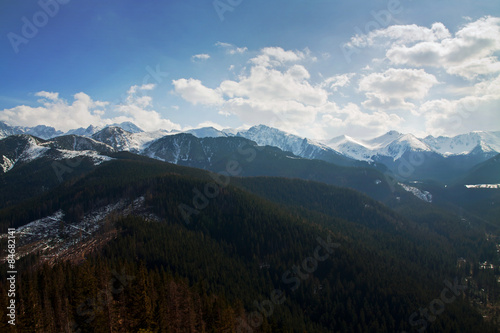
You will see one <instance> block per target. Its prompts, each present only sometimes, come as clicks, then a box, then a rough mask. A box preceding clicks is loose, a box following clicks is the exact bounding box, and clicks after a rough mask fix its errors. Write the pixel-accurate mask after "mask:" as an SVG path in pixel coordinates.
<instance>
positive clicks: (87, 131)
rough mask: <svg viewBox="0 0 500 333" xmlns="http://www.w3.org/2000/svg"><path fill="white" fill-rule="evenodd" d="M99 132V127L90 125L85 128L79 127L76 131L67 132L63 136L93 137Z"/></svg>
mask: <svg viewBox="0 0 500 333" xmlns="http://www.w3.org/2000/svg"><path fill="white" fill-rule="evenodd" d="M100 130H101V128H100V127H96V126H94V125H90V126H89V127H87V128H83V127H80V128H77V129H72V130H69V131H68V132H66V133H65V135H79V136H87V137H90V136H92V135H94V134H95V133H97V132H99V131H100Z"/></svg>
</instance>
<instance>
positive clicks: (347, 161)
mask: <svg viewBox="0 0 500 333" xmlns="http://www.w3.org/2000/svg"><path fill="white" fill-rule="evenodd" d="M14 134H29V135H32V136H34V137H38V138H41V139H51V138H54V137H60V136H67V135H77V136H82V137H88V138H92V139H94V140H96V141H99V142H102V143H105V144H107V145H108V146H110V147H112V148H113V149H114V150H115V151H130V152H134V153H138V154H144V155H146V156H151V157H154V158H158V159H162V160H165V161H169V162H173V163H177V161H178V159H176V157H175V156H177V155H179V154H180V150H179V149H180V147H181V146H180V145H179V142H177V143H175V142H171V143H169V141H172V140H173V141H176V140H177V141H178V139H177V138H176V139H168V138H167V137H168V136H175V135H178V134H190V135H193V136H195V137H197V138H199V139H205V138H226V139H228V138H231V137H243V138H246V139H249V140H252V141H253V142H255V143H257V144H258V145H259V146H272V147H277V148H279V149H281V150H283V151H286V152H291V153H293V154H294V155H295V156H297V157H301V158H306V159H315V160H323V161H326V162H329V163H333V164H336V165H340V166H356V167H367V166H371V167H375V168H377V169H379V170H381V171H386V170H388V171H390V172H391V173H392V174H393V175H394V176H395V177H396V178H397V179H399V180H403V181H409V180H417V181H421V180H439V181H451V180H453V179H456V178H457V177H460V176H461V175H462V174H463V173H464V172H466V171H468V170H470V169H471V168H473V167H474V166H476V165H477V164H479V163H482V162H484V161H486V160H488V159H490V158H492V157H493V156H495V155H496V154H498V153H499V152H500V132H480V131H478V132H471V133H467V134H461V135H457V136H454V137H443V136H439V137H433V136H427V137H425V138H417V137H416V136H414V135H412V134H402V133H399V132H396V131H390V132H388V133H386V134H384V135H382V136H379V137H376V138H374V139H371V140H357V139H354V138H351V137H348V136H345V135H343V136H338V137H335V138H333V139H330V140H326V141H324V142H320V141H316V140H311V139H308V138H302V137H299V136H296V135H293V134H290V133H286V132H283V131H281V130H278V129H275V128H271V127H268V126H264V125H258V126H254V127H251V128H249V129H248V130H244V131H236V130H233V129H225V130H217V129H215V128H213V127H205V128H199V129H192V130H188V131H185V132H179V131H165V130H159V131H154V132H145V131H143V130H142V129H140V128H139V127H138V126H136V125H134V124H133V123H130V122H125V123H121V124H114V125H110V126H106V127H104V128H99V127H95V126H92V125H91V126H89V127H88V128H79V129H75V130H70V131H68V132H67V133H62V132H61V131H57V130H56V129H54V128H52V127H47V126H44V125H39V126H36V127H32V128H29V127H19V126H18V127H12V126H9V125H7V124H6V123H2V122H0V138H1V137H7V136H9V135H14ZM184 138H185V137H184ZM222 141H224V140H221V141H219V142H222ZM184 142H187V141H186V140H184ZM162 144H163V145H165V146H162ZM169 145H170V146H169ZM150 146H151V147H150ZM167 146H169V147H170V148H167ZM166 149H167V150H168V149H169V150H170V152H171V153H170V155H169V156H168V157H167V155H168V154H167V155H166ZM155 150H158V151H155ZM160 151H163V153H162V152H160ZM179 156H180V155H179ZM207 158H208V157H207ZM1 163H2V164H3V165H6V163H8V162H7V161H6V160H5V158H4V161H3V162H1ZM4 169H5V167H4Z"/></svg>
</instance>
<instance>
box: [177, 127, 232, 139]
mask: <svg viewBox="0 0 500 333" xmlns="http://www.w3.org/2000/svg"><path fill="white" fill-rule="evenodd" d="M184 133H189V134H193V135H194V136H196V137H197V138H218V137H227V136H232V135H231V134H228V133H226V132H225V131H219V130H218V129H215V128H213V127H202V128H197V129H192V130H189V131H186V132H184Z"/></svg>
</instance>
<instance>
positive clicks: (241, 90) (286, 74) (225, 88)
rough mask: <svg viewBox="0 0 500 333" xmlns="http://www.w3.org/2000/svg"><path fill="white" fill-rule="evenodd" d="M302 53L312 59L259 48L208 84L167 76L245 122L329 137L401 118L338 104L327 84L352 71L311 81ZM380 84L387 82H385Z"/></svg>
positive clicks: (186, 93) (190, 97)
mask: <svg viewBox="0 0 500 333" xmlns="http://www.w3.org/2000/svg"><path fill="white" fill-rule="evenodd" d="M305 59H311V60H313V61H314V58H313V57H311V56H310V54H309V53H308V52H306V51H305V52H300V51H299V52H297V51H286V50H284V49H281V48H265V49H262V50H261V51H260V53H259V54H258V55H257V56H256V57H254V58H252V59H251V61H250V63H251V64H252V66H251V67H250V69H249V70H247V71H245V72H243V74H241V75H239V76H238V77H237V79H235V80H225V81H222V82H221V83H220V85H219V86H218V87H216V88H215V89H211V88H208V87H206V86H204V85H203V84H202V82H201V81H199V80H196V79H192V78H190V79H179V80H175V81H173V84H174V90H175V92H176V93H178V94H179V95H180V96H181V97H183V98H184V99H185V100H187V101H189V102H191V103H192V104H195V105H196V104H203V105H207V106H212V107H216V108H217V109H218V110H219V113H220V114H222V115H235V116H237V117H238V118H239V119H240V120H241V122H242V123H244V124H246V125H257V124H266V125H269V126H273V127H277V128H280V129H283V130H286V131H288V132H291V133H296V134H299V135H303V136H304V135H309V136H310V137H313V138H329V137H330V136H331V133H332V131H335V130H339V129H342V130H344V131H348V132H350V133H351V134H353V133H358V134H361V133H363V135H365V134H366V133H370V134H380V133H381V131H383V130H388V129H391V128H394V127H391V126H395V125H397V124H399V123H401V122H402V118H400V117H399V116H397V115H394V114H388V113H385V112H383V111H377V112H364V111H362V110H361V109H360V108H359V107H358V106H356V105H355V104H349V105H348V106H346V107H345V108H339V106H338V105H337V104H336V103H335V102H334V101H332V100H330V99H329V98H330V97H331V96H330V95H331V90H333V91H335V90H336V89H337V88H338V87H345V86H348V85H349V83H350V81H351V79H352V77H353V76H354V75H355V74H354V73H347V74H340V75H336V76H332V77H330V78H327V79H325V80H323V81H322V82H320V83H318V84H313V83H312V79H311V75H310V73H309V71H308V70H307V69H306V67H305V66H304V65H301V64H297V62H299V61H303V60H305ZM393 71H394V72H391V71H389V72H387V73H385V75H386V76H388V77H389V78H391V77H394V76H396V75H397V74H399V77H400V79H415V78H416V77H419V78H420V77H425V75H426V73H425V72H423V71H421V70H420V71H419V70H415V74H414V75H410V74H411V73H413V72H409V73H407V72H404V71H403V72H398V70H393ZM391 74H393V75H392V76H391ZM404 74H407V75H406V76H407V77H404ZM408 76H410V77H409V78H408ZM432 78H434V77H432ZM369 79H370V78H367V79H366V82H368V81H369ZM419 83H422V80H420V81H419V82H417V84H419ZM424 83H425V82H424ZM385 85H386V86H387V87H388V88H390V85H389V83H385ZM327 89H329V90H330V93H329V92H328V91H327ZM398 89H401V88H400V87H398ZM409 89H410V88H409ZM419 89H422V88H419ZM400 94H401V92H400ZM417 95H418V92H417V93H416V92H412V93H411V94H410V93H409V92H405V93H404V94H403V97H408V96H412V97H413V96H417ZM367 128H369V130H367Z"/></svg>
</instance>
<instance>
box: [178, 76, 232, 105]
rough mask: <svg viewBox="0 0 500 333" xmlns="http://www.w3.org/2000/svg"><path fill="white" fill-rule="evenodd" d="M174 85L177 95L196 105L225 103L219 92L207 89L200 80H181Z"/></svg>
mask: <svg viewBox="0 0 500 333" xmlns="http://www.w3.org/2000/svg"><path fill="white" fill-rule="evenodd" d="M172 84H173V85H174V88H175V92H176V93H177V94H179V95H180V96H181V97H182V98H183V99H185V100H186V101H188V102H190V103H192V104H194V105H197V104H203V105H217V104H222V102H223V99H222V96H221V94H220V93H219V92H218V91H216V90H214V89H210V88H207V87H205V86H204V85H203V84H202V83H201V81H200V80H196V79H187V80H186V79H179V80H173V81H172Z"/></svg>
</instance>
